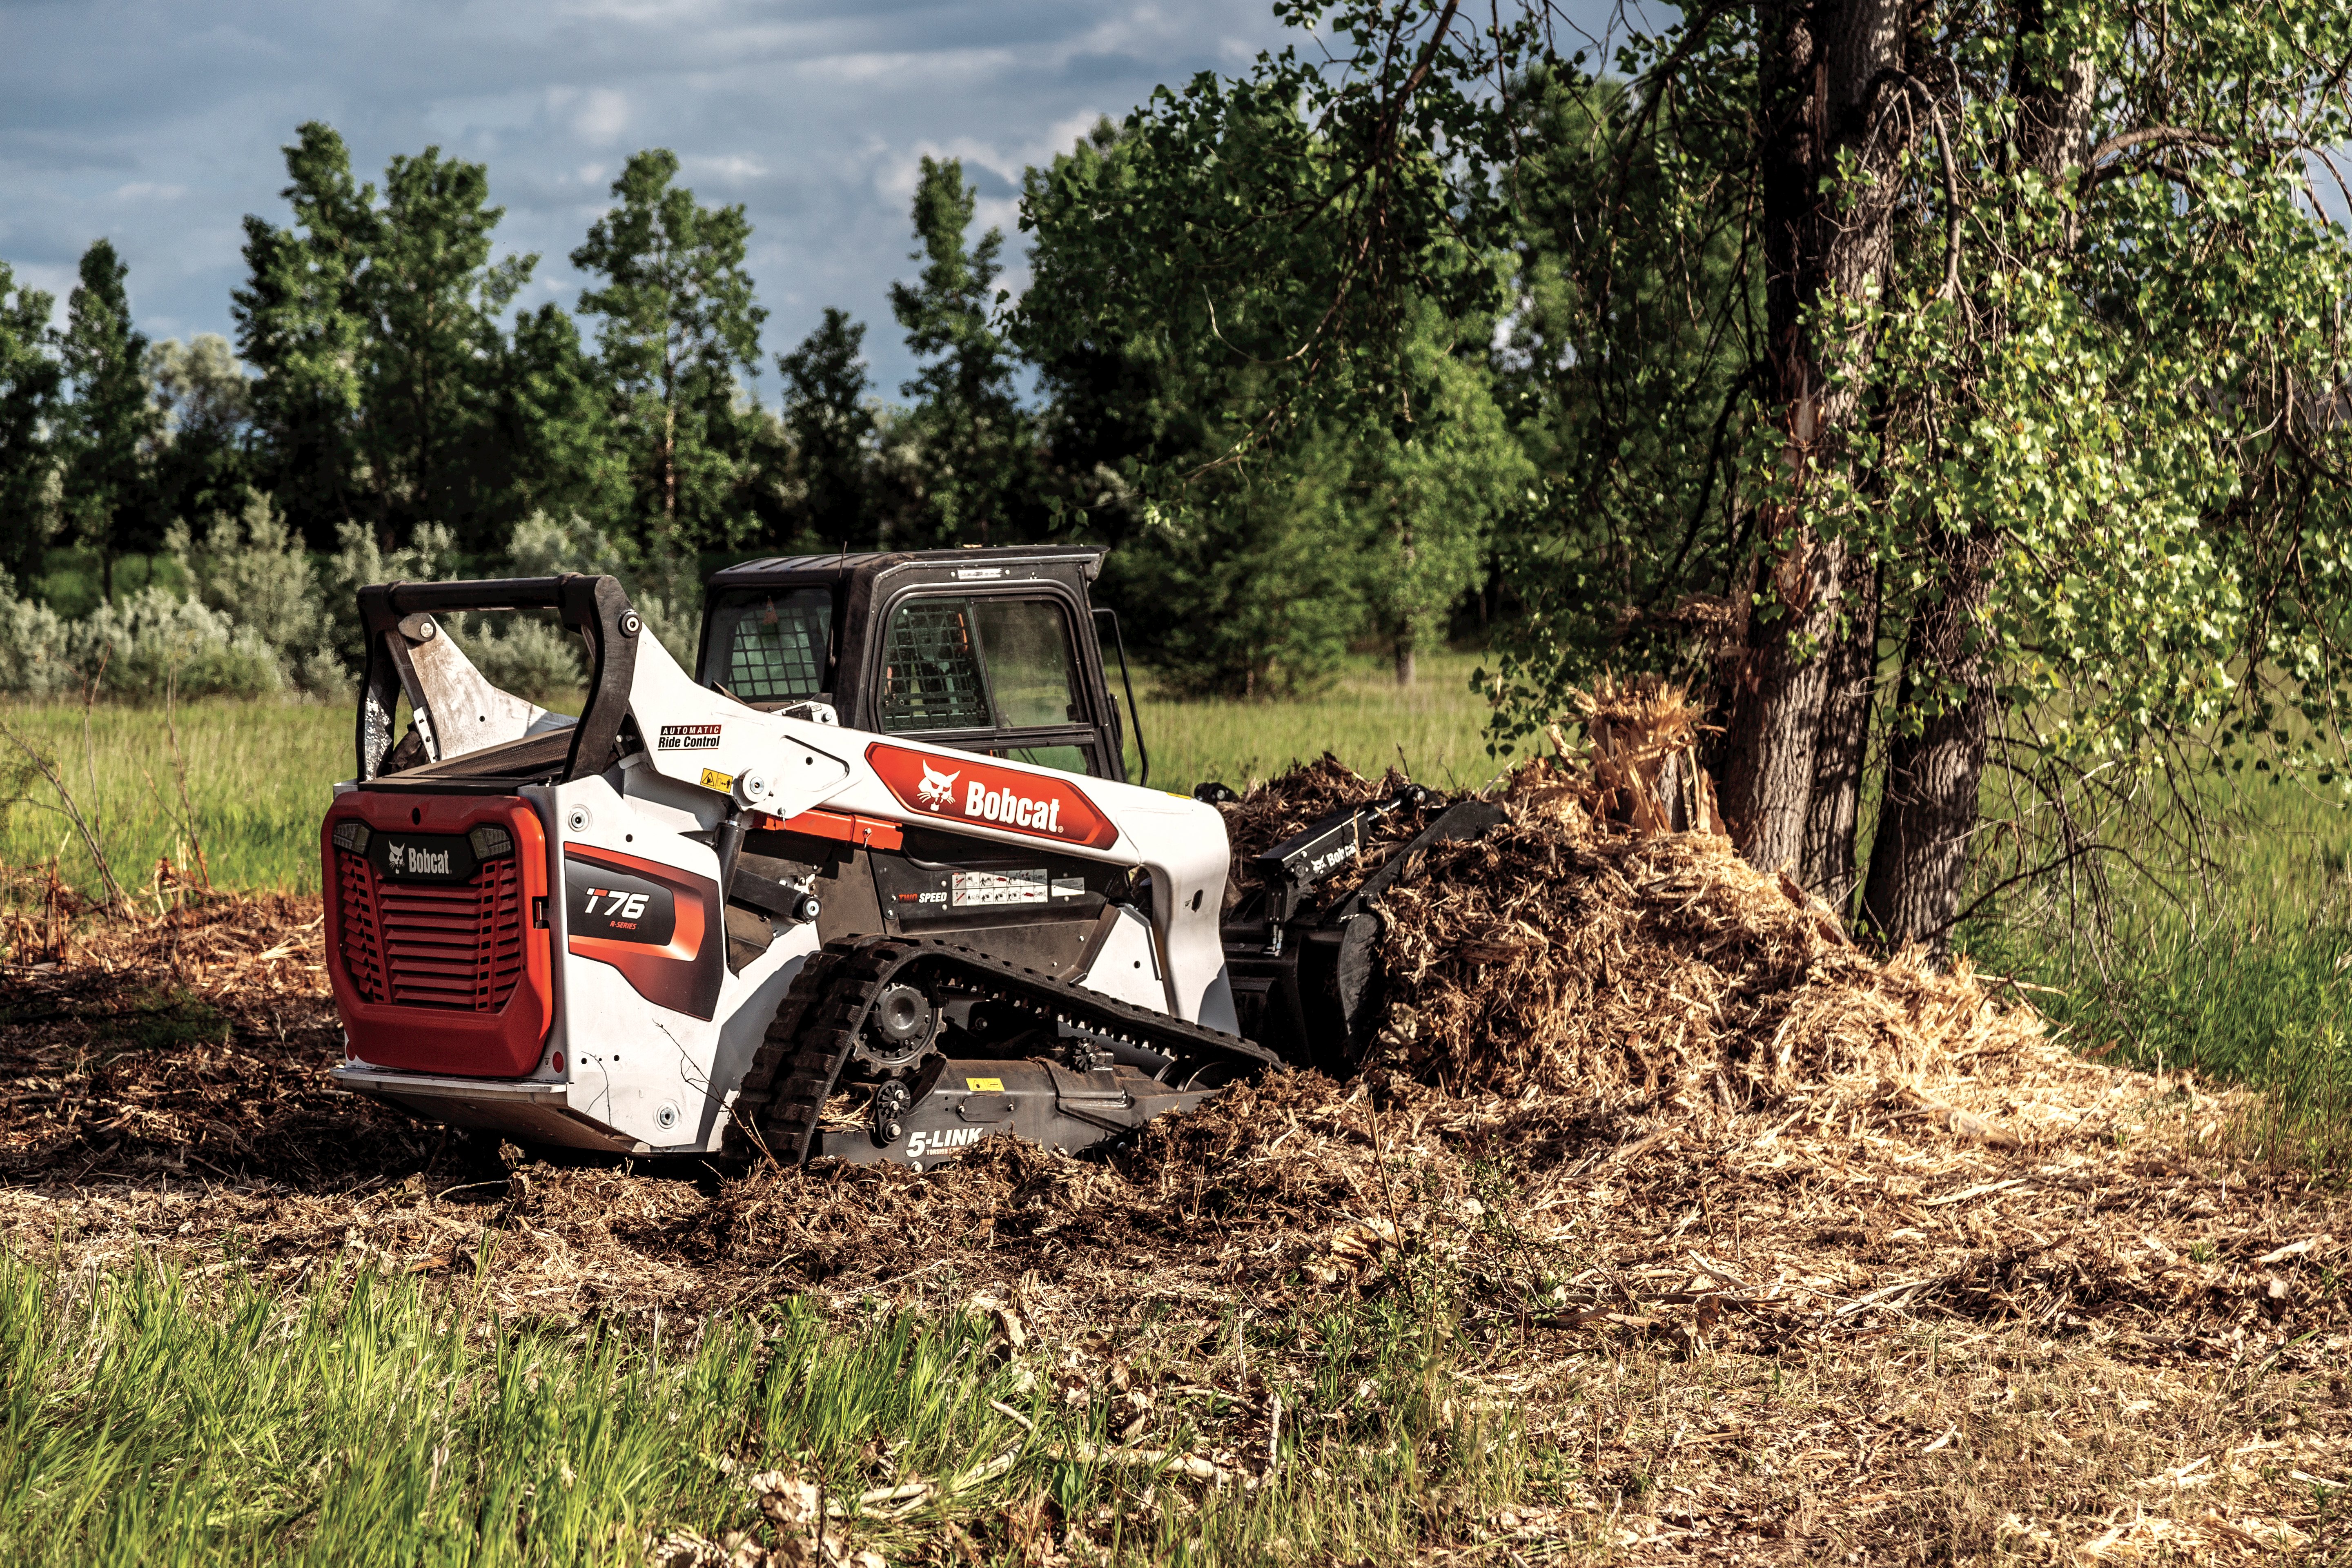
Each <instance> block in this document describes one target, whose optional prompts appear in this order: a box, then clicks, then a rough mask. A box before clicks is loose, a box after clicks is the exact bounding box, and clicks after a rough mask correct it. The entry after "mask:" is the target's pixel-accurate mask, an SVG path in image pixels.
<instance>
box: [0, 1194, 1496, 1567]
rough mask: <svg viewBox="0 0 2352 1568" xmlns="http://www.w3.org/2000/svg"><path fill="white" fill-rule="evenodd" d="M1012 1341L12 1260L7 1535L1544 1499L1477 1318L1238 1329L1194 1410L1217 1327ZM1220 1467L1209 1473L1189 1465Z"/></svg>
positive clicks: (1209, 1517) (1095, 1546) (5, 1382)
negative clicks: (782, 1499) (1532, 1488)
mask: <svg viewBox="0 0 2352 1568" xmlns="http://www.w3.org/2000/svg"><path fill="white" fill-rule="evenodd" d="M478 1261H480V1260H478ZM306 1272H308V1271H306ZM997 1321H998V1320H997V1319H995V1318H992V1317H991V1316H989V1315H987V1314H985V1313H982V1312H975V1311H971V1310H965V1311H950V1312H946V1313H933V1314H929V1315H919V1314H916V1313H911V1312H901V1311H896V1310H889V1309H887V1308H883V1307H880V1306H879V1305H878V1304H877V1306H876V1308H875V1309H874V1310H870V1311H867V1312H865V1313H864V1314H862V1315H859V1314H856V1313H855V1312H853V1314H852V1315H851V1316H850V1317H849V1318H848V1319H846V1320H841V1319H829V1318H827V1317H826V1316H825V1315H824V1313H823V1312H822V1311H821V1310H819V1309H818V1308H817V1307H815V1306H814V1304H813V1303H812V1302H811V1300H809V1299H808V1298H805V1297H798V1298H793V1299H790V1300H785V1301H783V1302H782V1303H781V1304H779V1305H777V1306H775V1307H773V1308H771V1309H768V1310H763V1311H761V1313H759V1314H757V1315H756V1316H754V1317H751V1318H726V1317H713V1318H706V1319H700V1320H688V1321H685V1322H683V1323H680V1322H678V1321H676V1320H670V1321H663V1320H660V1319H655V1320H654V1321H652V1322H651V1323H649V1324H646V1325H642V1326H638V1327H635V1328H633V1329H616V1328H612V1327H605V1328H592V1329H589V1330H586V1331H573V1332H565V1331H551V1330H545V1329H533V1328H528V1327H520V1326H516V1325H513V1324H510V1323H508V1322H504V1321H499V1319H498V1318H497V1317H495V1316H494V1315H491V1314H489V1313H488V1312H487V1311H484V1310H479V1308H478V1306H477V1305H475V1304H472V1303H471V1302H469V1298H468V1295H467V1283H466V1281H465V1280H463V1279H459V1280H458V1281H457V1282H456V1283H455V1284H453V1285H451V1286H449V1287H446V1288H442V1287H438V1286H434V1285H430V1284H428V1283H426V1282H425V1281H422V1280H410V1279H400V1278H396V1277H391V1276H386V1275H383V1274H378V1273H372V1272H364V1271H362V1272H347V1271H345V1270H342V1269H340V1268H335V1267H329V1268H324V1269H322V1270H320V1271H318V1272H317V1273H315V1274H311V1275H310V1282H309V1283H308V1284H307V1285H305V1286H302V1287H300V1288H299V1289H293V1290H290V1291H282V1292H281V1291H273V1290H271V1289H267V1288H264V1287H263V1286H261V1285H259V1284H257V1283H256V1282H255V1281H254V1277H253V1276H252V1275H250V1274H248V1273H247V1260H245V1259H242V1258H238V1257H237V1256H236V1249H235V1247H234V1243H233V1241H232V1245H231V1247H229V1249H228V1256H226V1257H225V1258H223V1259H222V1260H221V1261H220V1262H219V1263H216V1264H214V1265H211V1266H208V1267H206V1268H202V1269H194V1270H189V1269H184V1268H174V1267H173V1266H170V1265H166V1264H163V1263H158V1262H154V1261H152V1260H143V1259H142V1260H140V1261H135V1262H133V1263H131V1265H129V1266H127V1267H124V1268H120V1269H116V1270H110V1271H108V1272H104V1273H97V1272H66V1271H63V1270H61V1269H60V1268H58V1267H55V1266H51V1265H44V1264H41V1263H38V1262H36V1261H32V1260H28V1259H26V1258H23V1257H21V1256H16V1255H0V1542H5V1545H6V1547H7V1549H8V1553H9V1556H10V1558H11V1560H12V1561H16V1562H24V1563H77V1564H79V1563H89V1562H92V1561H97V1562H106V1563H116V1562H122V1563H129V1562H142V1563H143V1562H151V1561H170V1562H178V1563H245V1562H263V1561H267V1562H272V1563H419V1562H443V1561H463V1562H467V1563H486V1564H487V1563H589V1562H602V1563H642V1562H645V1561H646V1557H647V1553H648V1552H649V1550H650V1549H652V1548H653V1547H654V1546H655V1545H656V1543H657V1542H662V1541H663V1540H665V1539H668V1538H677V1539H680V1540H688V1541H691V1540H696V1539H699V1540H704V1541H717V1540H719V1539H722V1538H726V1537H730V1536H742V1537H747V1538H748V1539H751V1540H752V1541H754V1542H761V1541H763V1540H764V1541H765V1543H766V1544H768V1545H771V1546H773V1545H775V1544H776V1542H774V1541H773V1540H772V1539H770V1538H772V1536H773V1535H774V1534H775V1533H776V1531H777V1528H778V1526H777V1515H776V1514H775V1513H774V1511H773V1510H772V1506H771V1508H770V1509H769V1510H768V1511H766V1512H765V1513H764V1515H763V1508H762V1502H761V1486H762V1485H772V1478H773V1477H775V1476H777V1475H780V1474H781V1475H782V1476H786V1477H790V1478H793V1479H794V1480H799V1481H806V1482H809V1483H813V1484H814V1486H815V1487H817V1488H819V1489H821V1492H822V1495H823V1496H824V1499H825V1500H827V1501H828V1503H829V1504H831V1505H833V1506H834V1507H835V1508H837V1509H838V1510H840V1514H839V1517H837V1518H836V1519H835V1528H836V1529H837V1530H839V1531H840V1532H841V1537H842V1540H843V1542H845V1545H846V1546H854V1547H857V1548H864V1549H871V1550H875V1551H877V1552H880V1553H881V1554H882V1555H884V1556H885V1557H886V1558H887V1559H888V1560H889V1561H893V1562H897V1561H902V1560H906V1559H908V1558H910V1557H914V1558H921V1557H925V1556H944V1557H953V1556H957V1555H959V1554H964V1555H967V1556H968V1559H969V1560H977V1561H1003V1560H1015V1561H1017V1560H1022V1559H1023V1558H1024V1557H1025V1556H1028V1555H1030V1554H1033V1553H1035V1552H1040V1551H1043V1552H1054V1551H1059V1550H1066V1549H1075V1550H1079V1551H1083V1552H1087V1553H1088V1554H1090V1555H1091V1556H1093V1557H1096V1558H1097V1559H1101V1560H1108V1561H1124V1562H1135V1563H1171V1562H1173V1563H1226V1562H1236V1561H1264V1560H1266V1559H1268V1558H1269V1557H1275V1558H1279V1557H1287V1556H1292V1555H1304V1556H1307V1557H1312V1558H1322V1559H1328V1558H1331V1557H1334V1556H1338V1557H1353V1556H1358V1555H1371V1556H1375V1557H1381V1558H1386V1557H1391V1556H1393V1555H1395V1554H1397V1553H1399V1552H1410V1551H1411V1550H1412V1546H1413V1545H1414V1544H1415V1543H1417V1542H1422V1541H1424V1540H1427V1539H1431V1538H1433V1536H1434V1537H1443V1536H1444V1535H1445V1534H1447V1533H1449V1532H1450V1531H1452V1530H1454V1528H1456V1527H1457V1526H1458V1523H1459V1519H1458V1516H1459V1515H1460V1514H1461V1511H1462V1510H1463V1509H1464V1508H1465V1507H1468V1508H1471V1509H1473V1510H1486V1509H1491V1508H1492V1507H1493V1506H1495V1503H1496V1500H1498V1499H1499V1498H1500V1497H1501V1495H1502V1493H1503V1492H1504V1491H1505V1490H1507V1489H1509V1487H1510V1486H1511V1485H1512V1484H1514V1483H1515V1482H1516V1481H1517V1479H1518V1476H1517V1471H1516V1468H1514V1467H1513V1466H1512V1465H1511V1464H1510V1463H1509V1462H1508V1461H1507V1460H1503V1459H1498V1458H1496V1454H1497V1453H1498V1451H1501V1450H1504V1449H1507V1447H1508V1445H1506V1444H1500V1443H1498V1442H1497V1441H1496V1439H1497V1438H1498V1437H1499V1436H1503V1435H1504V1425H1505V1424H1503V1423H1501V1422H1500V1421H1499V1420H1498V1418H1496V1416H1494V1415H1493V1414H1492V1413H1491V1412H1486V1413H1482V1412H1479V1411H1474V1410H1473V1409H1472V1408H1471V1405H1470V1402H1469V1400H1468V1399H1467V1398H1466V1396H1463V1395H1459V1394H1456V1393H1455V1392H1454V1388H1455V1384H1454V1372H1453V1368H1454V1361H1453V1354H1454V1330H1453V1326H1452V1323H1451V1320H1450V1319H1448V1318H1447V1317H1445V1316H1444V1314H1436V1315H1432V1314H1428V1313H1424V1312H1422V1311H1420V1310H1415V1309H1413V1308H1412V1305H1411V1304H1410V1302H1409V1301H1401V1302H1400V1303H1398V1304H1395V1305H1389V1306H1383V1305H1381V1304H1379V1303H1371V1304H1365V1305H1358V1306H1353V1307H1349V1308H1343V1309H1340V1310H1336V1311H1333V1312H1328V1313H1324V1314H1319V1315H1317V1316H1315V1317H1313V1318H1290V1319H1285V1320H1280V1321H1270V1322H1261V1323H1251V1324H1246V1325H1245V1324H1244V1323H1241V1322H1237V1321H1233V1320H1230V1319H1229V1320H1228V1321H1226V1322H1225V1323H1224V1324H1223V1325H1222V1326H1221V1327H1219V1328H1218V1329H1215V1330H1213V1331H1211V1332H1210V1333H1209V1334H1207V1335H1206V1336H1205V1340H1206V1342H1207V1343H1208V1344H1209V1345H1210V1346H1211V1347H1212V1350H1211V1352H1210V1361H1211V1362H1212V1363H1213V1365H1212V1366H1206V1367H1193V1368H1188V1370H1187V1373H1186V1375H1190V1376H1205V1377H1206V1378H1207V1379H1208V1380H1209V1382H1210V1383H1211V1384H1213V1386H1210V1387H1206V1388H1194V1389H1192V1391H1191V1392H1192V1393H1194V1394H1201V1395H1205V1396H1206V1397H1204V1398H1197V1399H1196V1398H1190V1397H1187V1396H1185V1395H1183V1394H1178V1393H1177V1392H1175V1390H1174V1389H1173V1388H1172V1387H1171V1384H1174V1383H1176V1381H1177V1379H1176V1377H1175V1376H1174V1375H1173V1373H1171V1372H1170V1371H1169V1370H1168V1369H1167V1368H1165V1367H1160V1366H1156V1365H1155V1362H1156V1359H1157V1357H1158V1356H1159V1355H1160V1354H1161V1353H1163V1352H1164V1353H1174V1352H1172V1351H1171V1347H1178V1346H1183V1345H1189V1344H1195V1343H1197V1342H1199V1341H1200V1340H1201V1339H1202V1336H1201V1335H1200V1333H1199V1327H1198V1326H1195V1325H1190V1324H1187V1325H1182V1326H1181V1331H1171V1325H1160V1331H1158V1332H1155V1331H1153V1329H1152V1327H1151V1326H1150V1325H1142V1326H1139V1327H1138V1328H1137V1329H1136V1330H1134V1331H1133V1333H1134V1338H1135V1340H1136V1342H1137V1344H1138V1345H1140V1344H1142V1343H1143V1342H1150V1343H1151V1344H1153V1345H1155V1346H1157V1347H1159V1349H1158V1351H1155V1352H1148V1353H1147V1352H1140V1351H1139V1352H1137V1353H1136V1354H1135V1355H1134V1356H1132V1357H1129V1356H1126V1355H1118V1354H1116V1353H1105V1354H1102V1355H1099V1356H1091V1355H1089V1354H1088V1353H1087V1352H1086V1351H1084V1350H1080V1349H1077V1348H1075V1347H1057V1348H1056V1350H1055V1352H1054V1353H1053V1355H1052V1356H1050V1357H1049V1356H1047V1355H1045V1353H1043V1352H1042V1350H1037V1351H1033V1352H1032V1353H1028V1354H1023V1353H1017V1352H1015V1351H1014V1350H1013V1347H1012V1346H1010V1345H1009V1344H1008V1343H1007V1342H1005V1341H1004V1339H1003V1338H1002V1337H1001V1336H1000V1335H999V1334H998V1333H997V1332H996V1331H995V1326H996V1323H997ZM1097 1349H1098V1350H1102V1351H1105V1352H1108V1351H1109V1347H1108V1346H1105V1345H1101V1344H1100V1343H1099V1342H1097ZM1228 1352H1230V1353H1228ZM1253 1360H1255V1363H1256V1370H1255V1372H1253V1371H1252V1370H1251V1365H1250V1363H1251V1362H1252V1361H1253ZM1089 1365H1091V1367H1092V1369H1093V1370H1092V1372H1091V1373H1089V1372H1088V1371H1087V1370H1083V1369H1085V1368H1087V1367H1088V1366H1089ZM1114 1366H1115V1367H1116V1369H1117V1370H1116V1371H1115V1372H1113V1371H1111V1370H1110V1369H1112V1368H1113V1367H1114ZM1155 1387H1158V1388H1159V1389H1160V1394H1159V1396H1158V1397H1157V1398H1155V1397H1154V1396H1153V1394H1151V1393H1150V1391H1151V1390H1153V1389H1154V1388H1155ZM1276 1401H1280V1402H1282V1404H1283V1405H1284V1408H1286V1410H1287V1411H1288V1412H1289V1414H1290V1419H1289V1421H1288V1422H1287V1424H1286V1425H1285V1426H1281V1427H1279V1428H1276V1427H1273V1426H1268V1425H1267V1424H1266V1423H1265V1413H1266V1411H1267V1410H1269V1409H1270V1408H1272V1405H1273V1402H1276ZM1237 1432H1246V1433H1247V1434H1248V1435H1249V1439H1248V1440H1253V1441H1260V1442H1263V1443H1264V1444H1265V1448H1264V1451H1263V1452H1254V1453H1252V1454H1250V1455H1247V1456H1243V1455H1239V1454H1236V1453H1234V1452H1232V1451H1231V1450H1232V1445H1233V1443H1234V1439H1235V1436H1236V1433H1237ZM1261 1432H1263V1433H1265V1437H1263V1438H1259V1437H1258V1436H1257V1434H1259V1433H1261ZM1213 1447H1215V1448H1222V1449H1223V1452H1222V1453H1221V1457H1220V1463H1219V1466H1218V1468H1219V1470H1220V1471H1221V1474H1220V1476H1219V1478H1218V1479H1215V1480H1213V1481H1212V1480H1207V1479H1202V1478H1199V1477H1192V1476H1187V1475H1186V1474H1184V1473H1183V1472H1182V1470H1181V1468H1174V1465H1175V1459H1176V1458H1182V1457H1186V1456H1190V1455H1192V1454H1196V1453H1200V1452H1204V1451H1210V1450H1211V1449H1212V1448H1213ZM1139 1452H1140V1453H1143V1454H1146V1455H1147V1456H1172V1457H1174V1458H1170V1459H1169V1460H1167V1462H1149V1461H1147V1462H1142V1463H1138V1462H1136V1461H1135V1458H1134V1457H1135V1455H1136V1454H1138V1453H1139ZM1267 1455H1271V1457H1272V1458H1273V1460H1274V1463H1273V1466H1272V1468H1270V1469H1268V1468H1266V1467H1265V1465H1264V1464H1263V1462H1262V1461H1263V1460H1264V1459H1265V1457H1266V1456H1267ZM1196 1462H1197V1461H1196ZM1228 1467H1230V1468H1228ZM761 1476H765V1477H769V1478H771V1479H770V1480H769V1481H767V1482H759V1481H754V1480H753V1479H752V1478H754V1477H761ZM1244 1477H1246V1478H1247V1479H1248V1483H1249V1484H1244Z"/></svg>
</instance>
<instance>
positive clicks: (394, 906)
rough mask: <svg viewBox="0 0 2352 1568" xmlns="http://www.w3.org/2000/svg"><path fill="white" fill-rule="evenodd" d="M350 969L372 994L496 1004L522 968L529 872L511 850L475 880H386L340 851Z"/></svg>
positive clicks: (377, 998) (402, 1000)
mask: <svg viewBox="0 0 2352 1568" xmlns="http://www.w3.org/2000/svg"><path fill="white" fill-rule="evenodd" d="M335 875H336V879H337V881H338V883H339V884H340V891H341V894H342V898H341V907H342V916H343V929H342V933H341V936H342V949H343V968H344V972H345V973H348V974H349V975H350V976H351V981H352V988H353V989H354V990H356V991H357V992H358V993H359V994H360V998H361V1000H362V1001H366V1002H379V1003H383V1002H388V1003H391V1004H393V1005H395V1006H403V1007H449V1008H455V1009H457V1010H459V1011H462V1012H468V1013H495V1012H497V1011H498V1010H499V1008H501V1007H503V1006H505V1005H506V1001H507V998H508V997H509V996H510V995H512V994H514V988H515V984H516V983H517V982H518V981H520V979H521V978H522V968H523V949H522V941H523V920H522V916H523V910H522V878H521V875H520V871H519V870H518V868H517V867H516V864H515V860H514V858H513V857H512V856H509V857H507V858H504V859H499V860H492V861H490V862H489V863H488V864H487V865H485V866H484V867H483V868H481V869H480V870H479V871H478V872H476V873H475V875H474V879H473V880H472V881H470V882H437V883H436V882H388V881H385V880H383V879H380V878H379V877H377V876H376V874H375V868H374V867H373V866H371V865H369V864H368V860H367V857H366V856H364V855H355V854H353V853H352V851H350V850H348V849H341V848H338V849H337V850H336V851H335Z"/></svg>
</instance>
